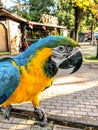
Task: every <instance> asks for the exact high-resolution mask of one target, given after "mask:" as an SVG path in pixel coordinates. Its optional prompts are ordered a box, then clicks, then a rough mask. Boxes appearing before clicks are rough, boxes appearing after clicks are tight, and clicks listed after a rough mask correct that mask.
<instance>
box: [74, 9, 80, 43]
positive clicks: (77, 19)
mask: <svg viewBox="0 0 98 130" xmlns="http://www.w3.org/2000/svg"><path fill="white" fill-rule="evenodd" d="M78 28H79V12H78V7H75V28H74V30H75V38H74V39H75V40H76V41H78Z"/></svg>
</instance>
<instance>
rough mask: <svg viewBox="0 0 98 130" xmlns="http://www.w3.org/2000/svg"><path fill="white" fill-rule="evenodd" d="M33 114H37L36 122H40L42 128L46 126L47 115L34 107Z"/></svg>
mask: <svg viewBox="0 0 98 130" xmlns="http://www.w3.org/2000/svg"><path fill="white" fill-rule="evenodd" d="M34 109H35V112H36V113H37V114H38V120H40V121H41V122H40V125H41V126H42V127H44V126H46V125H47V115H46V113H45V111H44V110H43V109H41V108H39V107H34Z"/></svg>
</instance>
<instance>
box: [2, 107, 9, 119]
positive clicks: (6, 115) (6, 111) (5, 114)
mask: <svg viewBox="0 0 98 130" xmlns="http://www.w3.org/2000/svg"><path fill="white" fill-rule="evenodd" d="M11 109H12V106H11V105H9V106H7V107H1V111H2V114H3V118H4V119H8V120H9V119H10V111H11Z"/></svg>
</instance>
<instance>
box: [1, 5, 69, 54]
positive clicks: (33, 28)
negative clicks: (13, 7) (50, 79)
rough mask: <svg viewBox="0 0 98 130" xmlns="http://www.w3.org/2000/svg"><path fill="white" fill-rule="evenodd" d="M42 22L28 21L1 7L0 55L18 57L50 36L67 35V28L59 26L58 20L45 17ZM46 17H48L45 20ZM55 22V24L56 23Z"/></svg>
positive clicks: (48, 16)
mask: <svg viewBox="0 0 98 130" xmlns="http://www.w3.org/2000/svg"><path fill="white" fill-rule="evenodd" d="M43 16H44V18H42V22H41V21H40V22H33V21H29V22H28V21H27V20H26V19H24V18H22V17H19V16H17V15H15V14H12V13H11V12H9V11H8V10H6V9H4V8H3V7H2V6H1V7H0V53H1V54H2V53H3V54H11V55H17V54H19V53H20V51H21V50H22V51H24V50H25V49H26V48H24V44H25V43H27V44H28V45H29V46H30V45H31V44H32V43H34V42H35V41H37V40H39V39H40V38H43V37H45V36H48V35H64V36H66V35H67V29H66V27H65V26H59V25H57V20H56V19H57V18H56V17H53V16H50V15H46V14H45V15H43ZM45 16H47V17H46V18H45ZM54 21H55V22H54Z"/></svg>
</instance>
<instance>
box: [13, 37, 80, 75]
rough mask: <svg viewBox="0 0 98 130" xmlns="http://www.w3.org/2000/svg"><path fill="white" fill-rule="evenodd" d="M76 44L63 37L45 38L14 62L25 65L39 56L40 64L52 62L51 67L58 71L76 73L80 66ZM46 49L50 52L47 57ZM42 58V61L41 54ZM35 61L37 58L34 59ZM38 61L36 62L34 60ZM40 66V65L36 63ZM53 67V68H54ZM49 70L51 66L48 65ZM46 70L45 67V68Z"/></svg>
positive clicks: (77, 45) (17, 57)
mask: <svg viewBox="0 0 98 130" xmlns="http://www.w3.org/2000/svg"><path fill="white" fill-rule="evenodd" d="M79 47H80V46H79V44H78V42H76V41H74V40H73V39H71V38H69V37H64V36H47V37H45V38H42V39H40V40H38V41H37V42H35V43H33V44H32V45H31V46H30V47H29V48H28V49H27V50H26V51H24V52H23V53H21V54H20V55H19V56H16V57H15V58H14V60H15V61H16V62H17V64H18V65H26V64H27V63H28V62H29V61H30V59H32V57H36V56H37V55H39V57H40V59H41V60H42V62H43V61H44V62H47V61H46V60H48V59H49V60H48V64H47V65H50V64H49V63H50V61H52V65H53V66H55V67H56V68H57V70H58V69H67V70H68V69H69V68H70V70H71V72H70V73H73V72H75V71H77V70H78V69H79V68H80V66H81V64H82V54H81V52H80V50H79ZM45 48H48V49H49V50H50V51H51V54H50V55H49V57H48V52H47V49H45ZM44 49H45V51H43V55H44V58H43V59H42V55H41V53H38V52H42V50H44ZM45 58H46V59H45ZM36 59H37V58H36ZM36 61H38V60H36ZM36 64H41V63H38V62H37V63H36ZM55 67H54V68H55ZM50 68H51V65H50ZM46 69H47V67H46Z"/></svg>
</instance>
